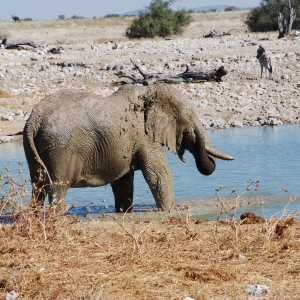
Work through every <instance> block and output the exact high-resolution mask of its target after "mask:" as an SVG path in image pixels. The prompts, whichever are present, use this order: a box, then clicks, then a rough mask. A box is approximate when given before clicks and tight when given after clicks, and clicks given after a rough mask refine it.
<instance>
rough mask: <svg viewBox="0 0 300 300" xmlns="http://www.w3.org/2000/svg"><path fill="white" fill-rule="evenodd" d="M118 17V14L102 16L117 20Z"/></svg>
mask: <svg viewBox="0 0 300 300" xmlns="http://www.w3.org/2000/svg"><path fill="white" fill-rule="evenodd" d="M119 17H120V15H119V14H107V15H105V16H104V18H119Z"/></svg>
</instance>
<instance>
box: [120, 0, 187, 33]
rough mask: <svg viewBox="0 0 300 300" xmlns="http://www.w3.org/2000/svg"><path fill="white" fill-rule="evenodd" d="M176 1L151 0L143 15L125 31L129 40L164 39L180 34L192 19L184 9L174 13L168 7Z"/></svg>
mask: <svg viewBox="0 0 300 300" xmlns="http://www.w3.org/2000/svg"><path fill="white" fill-rule="evenodd" d="M175 1H176V0H167V1H164V0H152V2H151V3H150V6H149V7H148V8H147V10H146V12H145V13H142V14H141V15H140V16H139V17H138V18H137V19H135V20H134V21H133V23H132V24H131V26H130V27H129V28H127V29H126V33H125V34H126V36H127V37H129V38H153V37H155V36H160V37H166V36H170V35H172V34H180V33H182V31H183V28H184V27H186V26H187V25H189V23H190V22H191V20H192V18H191V16H190V15H189V14H188V12H187V11H186V10H184V9H182V10H178V11H176V12H174V11H172V10H171V8H170V6H171V4H172V3H173V2H175Z"/></svg>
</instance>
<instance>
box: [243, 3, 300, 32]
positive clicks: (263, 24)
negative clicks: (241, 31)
mask: <svg viewBox="0 0 300 300" xmlns="http://www.w3.org/2000/svg"><path fill="white" fill-rule="evenodd" d="M291 4H292V6H293V7H294V8H295V10H296V12H297V15H299V12H300V0H294V1H292V3H291ZM279 12H281V13H282V14H283V15H284V16H288V15H289V8H288V2H287V1H282V0H281V1H272V0H263V1H262V2H261V4H260V6H257V7H254V8H253V9H252V10H251V11H250V13H249V14H248V16H247V19H246V21H245V24H246V25H247V26H248V28H249V29H250V30H251V31H253V32H258V31H261V32H265V31H274V30H278V20H277V18H278V14H279ZM293 25H294V26H293V27H299V25H300V20H299V18H297V19H296V20H295V22H294V23H293Z"/></svg>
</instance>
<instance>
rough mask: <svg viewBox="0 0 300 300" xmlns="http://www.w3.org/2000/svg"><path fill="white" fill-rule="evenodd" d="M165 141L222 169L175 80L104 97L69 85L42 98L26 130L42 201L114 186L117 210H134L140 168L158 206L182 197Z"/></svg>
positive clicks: (203, 165) (207, 170)
mask: <svg viewBox="0 0 300 300" xmlns="http://www.w3.org/2000/svg"><path fill="white" fill-rule="evenodd" d="M164 146H166V147H168V148H169V149H170V150H171V151H172V152H177V154H178V156H179V157H180V159H181V160H184V158H183V153H184V151H185V150H188V151H190V152H191V153H192V154H193V156H194V158H195V162H196V165H197V168H198V170H199V172H201V173H202V174H204V175H210V174H211V173H212V172H213V171H214V170H215V160H214V157H218V158H221V159H226V160H231V159H233V158H232V157H231V156H229V155H226V154H223V153H221V152H218V151H217V150H215V149H213V148H212V147H211V145H210V141H209V138H208V135H207V133H206V131H205V129H204V128H203V127H202V125H201V124H200V122H199V120H198V118H197V116H196V114H195V112H194V110H193V108H192V107H190V104H189V101H188V100H187V99H186V97H185V96H184V95H183V94H182V93H180V92H179V91H178V90H176V89H175V88H173V87H171V86H169V85H154V86H148V87H144V86H124V87H122V88H120V89H119V90H118V91H117V92H116V93H114V94H113V95H112V96H110V97H106V98H102V97H100V96H97V95H93V94H89V93H87V92H82V91H74V90H65V91H61V92H58V93H56V94H53V95H50V96H48V97H46V98H45V99H44V100H42V101H41V102H40V103H39V104H38V105H37V106H36V107H35V108H34V109H33V111H32V113H31V116H30V118H29V119H28V121H27V122H26V125H25V128H24V150H25V154H26V159H27V162H28V165H29V170H30V177H31V181H32V185H33V194H35V199H36V200H37V201H38V202H39V203H40V204H41V205H42V204H43V203H44V200H45V197H46V195H47V194H48V195H49V202H50V204H60V203H64V200H65V196H66V192H67V190H68V189H69V188H70V187H96V186H102V185H106V184H109V183H110V184H111V186H112V190H113V193H114V196H115V208H116V211H117V212H120V211H126V210H130V208H131V206H132V200H133V179H134V171H136V170H141V171H142V173H143V175H144V178H145V180H146V182H147V183H148V185H149V187H150V190H151V192H152V194H153V196H154V198H155V201H156V204H157V207H158V208H159V209H161V210H169V209H170V208H171V206H172V204H173V203H174V192H173V180H172V175H171V172H170V167H169V164H168V161H167V157H166V153H165V149H164Z"/></svg>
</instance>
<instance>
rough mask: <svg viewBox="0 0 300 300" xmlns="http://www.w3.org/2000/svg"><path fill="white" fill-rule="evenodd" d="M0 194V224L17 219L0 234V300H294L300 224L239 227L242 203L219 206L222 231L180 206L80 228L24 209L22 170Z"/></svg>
mask: <svg viewBox="0 0 300 300" xmlns="http://www.w3.org/2000/svg"><path fill="white" fill-rule="evenodd" d="M257 184H258V182H250V183H249V185H248V187H247V188H246V190H245V192H246V191H247V190H249V189H250V188H251V187H254V186H256V185H257ZM0 188H1V193H0V200H1V201H0V216H3V215H8V214H10V215H12V216H13V217H14V223H13V224H0V297H1V298H5V297H6V295H7V294H8V293H9V292H12V291H14V292H16V293H17V294H18V295H19V299H53V300H54V299H103V300H105V299H120V300H122V299H137V300H142V299H147V300H148V299H159V300H163V299H168V300H169V299H174V300H175V299H178V300H180V299H184V298H185V297H188V296H189V297H192V298H193V299H195V300H200V299H201V300H202V299H251V298H249V297H250V296H251V295H247V294H246V292H245V289H246V288H247V287H248V286H249V285H254V284H261V285H266V286H268V288H269V290H270V293H269V294H268V295H265V296H264V297H266V298H256V299H299V298H298V295H300V286H299V275H300V256H299V250H300V221H298V220H297V219H295V218H294V217H292V216H290V215H287V216H285V215H284V214H283V217H282V218H280V219H273V218H270V219H263V218H258V220H259V222H258V221H257V218H254V216H253V214H247V215H244V216H245V218H243V220H237V215H236V212H237V208H238V207H239V206H240V199H241V195H237V196H236V197H235V199H233V202H232V204H228V203H227V202H224V201H225V200H224V199H222V198H221V197H220V196H219V197H218V201H219V203H220V204H221V206H220V213H219V216H222V215H223V217H224V215H227V216H230V220H229V221H224V219H223V220H221V218H219V221H218V222H213V221H205V220H201V219H195V218H193V217H192V215H191V210H190V207H189V206H187V205H185V206H183V207H181V208H176V210H175V212H174V214H168V213H156V214H154V213H149V214H148V213H143V214H141V213H137V214H136V213H130V214H129V213H125V214H117V215H113V214H110V215H105V214H103V215H99V216H97V218H95V219H84V220H83V219H79V218H78V217H73V218H71V217H66V216H65V214H64V212H62V213H58V212H57V211H55V210H54V208H51V209H48V210H47V211H46V210H44V209H42V210H41V211H38V212H37V211H36V210H35V211H33V210H32V209H30V208H29V206H28V205H26V204H24V199H26V197H28V193H27V191H26V189H25V187H24V179H23V176H22V166H21V167H20V179H18V180H14V179H13V178H12V177H11V176H10V173H9V172H7V174H5V175H1V177H0ZM27 199H28V198H27ZM289 200H290V199H289ZM252 299H253V298H252Z"/></svg>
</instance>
